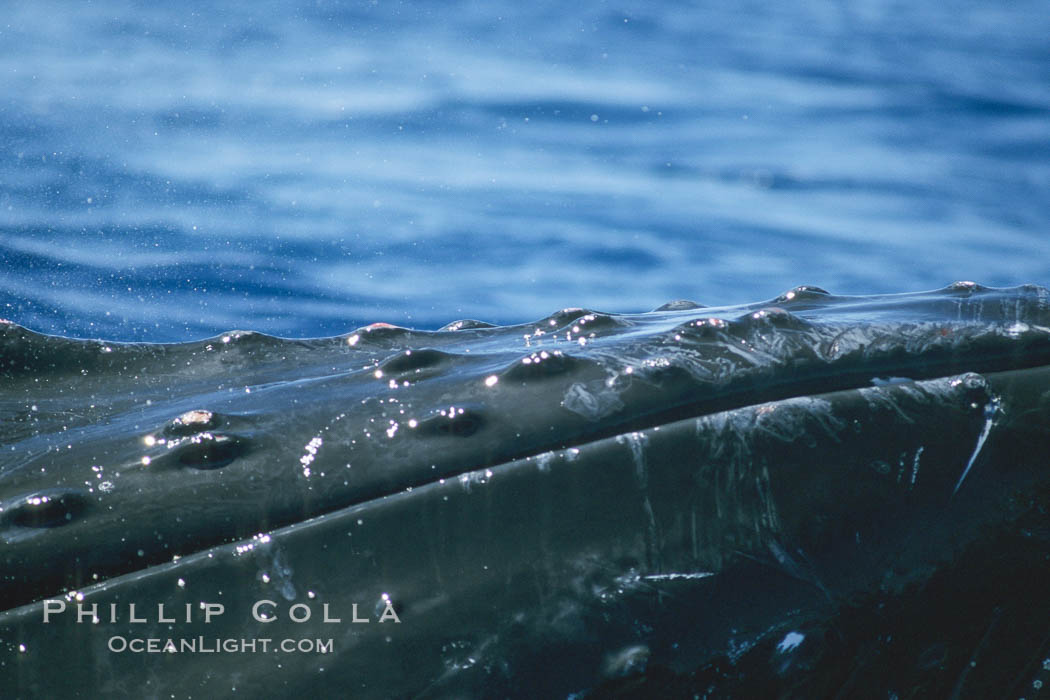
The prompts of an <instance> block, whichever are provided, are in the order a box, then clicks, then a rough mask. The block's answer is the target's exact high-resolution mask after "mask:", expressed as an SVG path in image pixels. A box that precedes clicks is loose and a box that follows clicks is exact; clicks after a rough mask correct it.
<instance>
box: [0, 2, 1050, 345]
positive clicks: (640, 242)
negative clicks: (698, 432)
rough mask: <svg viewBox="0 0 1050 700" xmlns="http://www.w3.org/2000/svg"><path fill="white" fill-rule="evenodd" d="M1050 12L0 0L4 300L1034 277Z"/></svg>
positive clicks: (68, 304) (280, 302) (103, 308)
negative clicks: (0, 5)
mask: <svg viewBox="0 0 1050 700" xmlns="http://www.w3.org/2000/svg"><path fill="white" fill-rule="evenodd" d="M1047 37H1050V12H1047V6H1046V3H1045V2H1044V1H1042V0H1017V1H1015V2H1004V3H975V2H963V1H960V0H950V1H949V2H937V3H934V2H919V3H902V2H891V1H890V0H866V1H862V2H849V3H825V2H817V1H816V0H806V1H805V2H800V3H792V4H790V6H780V5H775V4H770V3H751V2H746V3H733V4H729V5H726V4H725V3H713V2H712V3H703V4H697V3H689V4H686V3H677V2H644V3H643V2H626V3H615V4H611V3H603V2H596V1H593V0H592V1H585V2H576V3H560V2H559V3H553V2H531V3H512V2H508V1H507V0H502V1H500V2H488V3H470V2H442V3H435V2H418V3H395V2H385V1H379V2H375V1H373V2H330V1H326V0H318V1H317V2H313V3H305V2H303V3H288V2H261V1H259V0H252V1H251V2H248V1H246V0H239V1H235V2H224V3H203V2H181V3H172V4H171V6H170V7H162V6H161V4H160V3H153V2H145V1H143V2H119V1H116V0H104V1H101V2H93V3H58V2H41V1H39V0H34V1H32V2H8V3H5V11H4V13H3V16H2V17H0V263H2V266H3V267H2V272H0V316H3V317H5V318H8V319H11V320H14V321H16V322H18V323H20V324H23V325H26V326H28V327H30V328H33V329H35V330H40V331H44V332H48V333H57V334H63V335H72V336H81V337H84V336H89V337H103V338H108V339H128V340H131V339H134V340H152V341H173V340H186V339H193V338H200V337H204V336H207V335H212V334H215V333H218V332H221V331H224V330H229V329H231V328H250V329H254V330H259V331H264V332H268V333H274V334H279V335H286V336H316V335H329V334H336V333H343V332H346V331H348V330H350V329H352V328H354V327H355V326H359V325H362V324H366V323H371V322H375V321H386V322H389V323H395V324H399V325H408V326H414V327H417V328H436V327H438V326H440V325H442V324H444V323H446V322H448V321H451V320H454V319H456V318H463V317H471V318H479V319H483V320H486V321H491V322H497V323H512V322H521V321H527V320H531V319H535V318H539V317H541V316H544V315H546V314H548V313H549V312H551V311H553V310H555V309H557V308H561V307H565V306H585V307H590V308H595V309H601V310H608V311H621V312H626V311H641V310H646V309H650V308H653V307H655V306H658V305H660V304H662V303H664V302H666V301H668V300H670V299H675V298H689V299H693V300H696V301H699V302H702V303H706V304H731V303H741V302H747V301H753V300H756V299H761V298H770V297H773V296H775V295H776V294H778V293H780V292H782V291H784V290H786V289H788V288H790V287H792V286H794V285H796V284H803V283H804V284H814V285H819V286H821V287H824V288H826V289H828V290H830V291H832V292H835V293H839V294H867V293H883V292H899V291H913V290H920V289H931V288H935V287H941V286H943V285H944V284H946V283H948V282H951V281H953V280H957V279H975V280H977V281H979V282H981V283H983V284H988V285H994V286H1008V285H1014V284H1020V283H1023V282H1036V283H1042V284H1046V283H1047V282H1050V241H1048V239H1047V234H1048V233H1050V194H1048V193H1050V42H1048V40H1047Z"/></svg>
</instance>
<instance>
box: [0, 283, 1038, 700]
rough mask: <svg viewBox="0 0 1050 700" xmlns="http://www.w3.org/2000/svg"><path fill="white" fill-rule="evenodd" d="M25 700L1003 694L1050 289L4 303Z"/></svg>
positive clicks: (1023, 560)
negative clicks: (351, 313) (392, 314)
mask: <svg viewBox="0 0 1050 700" xmlns="http://www.w3.org/2000/svg"><path fill="white" fill-rule="evenodd" d="M0 375H2V376H0V381H2V384H0V407H2V409H3V411H4V415H5V416H6V418H5V420H3V421H2V422H0V450H2V451H0V543H2V545H0V601H3V603H4V606H3V607H4V610H3V611H2V612H0V644H2V645H3V648H4V649H5V651H6V652H7V653H6V654H5V657H4V659H3V660H2V661H0V679H2V680H3V682H4V687H6V688H13V689H14V690H13V692H14V694H15V695H16V696H27V697H28V696H34V697H36V696H39V697H45V696H54V697H67V696H73V695H75V694H77V693H81V694H86V695H90V696H107V697H108V696H135V697H142V696H158V697H159V696H165V697H167V696H169V695H175V696H181V695H187V694H188V695H195V696H208V697H226V696H232V695H243V694H245V693H248V694H253V695H263V696H274V695H280V696H284V695H290V694H292V693H298V692H304V691H318V692H325V693H331V692H332V691H333V690H336V689H338V690H339V692H341V693H343V694H346V695H348V696H350V697H355V698H372V697H374V698H388V697H567V696H569V695H571V694H577V697H583V696H588V697H606V696H617V697H647V696H648V697H658V696H663V697H678V696H688V697H692V696H693V695H695V694H700V695H703V694H708V695H715V696H731V695H737V696H740V695H743V696H756V695H764V696H790V697H797V696H828V695H835V694H836V693H838V694H841V695H846V696H849V695H856V694H868V693H869V691H871V692H872V693H874V694H882V695H886V694H887V693H890V692H893V693H896V694H898V695H899V696H901V697H904V696H920V695H926V696H948V695H952V694H953V693H954V694H955V695H956V696H958V697H970V696H972V697H978V696H981V695H982V694H985V693H986V692H990V691H991V689H993V688H994V689H996V692H999V691H1001V690H1002V689H1004V688H1006V689H1010V688H1014V687H1021V685H1025V684H1031V683H1033V682H1040V683H1041V682H1042V681H1041V676H1040V675H1039V674H1040V673H1046V672H1047V671H1045V670H1043V665H1042V659H1044V658H1047V657H1048V656H1050V648H1048V644H1050V643H1048V641H1047V639H1046V636H1045V635H1046V622H1047V620H1050V603H1048V602H1047V600H1046V599H1047V596H1046V595H1045V591H1046V590H1047V585H1048V584H1050V563H1048V562H1047V559H1046V557H1045V551H1046V546H1047V544H1048V543H1050V542H1048V540H1050V528H1048V527H1047V520H1046V513H1047V508H1048V507H1050V488H1048V487H1050V478H1048V477H1050V472H1048V469H1047V459H1046V455H1047V454H1050V420H1048V418H1050V294H1048V293H1047V291H1046V290H1045V289H1042V288H1040V287H1034V286H1026V287H1019V288H1013V289H992V288H986V287H981V286H979V285H975V284H972V283H956V284H954V285H950V286H949V287H946V288H945V289H941V290H936V291H933V292H925V293H919V294H900V295H885V296H871V297H841V296H835V295H832V294H830V293H828V292H826V291H824V290H822V289H819V288H817V287H812V286H804V287H798V288H795V289H793V290H790V291H788V292H786V293H785V294H783V295H781V296H780V297H777V298H776V299H773V300H769V301H766V302H761V303H756V304H749V305H742V306H732V307H705V306H701V305H699V304H697V303H695V302H683V301H677V302H672V303H670V304H667V305H665V306H664V307H661V308H660V309H658V310H656V311H654V312H648V313H639V314H610V313H603V312H598V311H592V310H586V309H564V310H562V311H559V312H556V313H554V314H552V315H550V316H548V317H546V318H543V319H540V320H539V321H537V322H536V323H532V324H525V325H521V326H507V327H497V326H492V325H491V324H486V323H482V322H480V321H460V322H455V323H452V324H449V325H448V326H446V327H444V328H443V329H441V330H439V331H418V330H411V329H404V328H397V327H393V326H389V325H386V324H373V325H371V326H367V327H365V328H362V329H358V330H356V331H354V332H351V333H348V334H346V335H343V336H338V337H335V338H321V339H307V340H289V339H281V338H274V337H270V336H265V335H262V334H258V333H251V332H243V331H237V332H230V333H226V334H223V335H220V336H216V337H215V338H210V339H206V340H202V341H197V342H192V343H183V344H174V345H150V344H126V343H111V342H104V341H94V340H75V339H68V338H57V337H51V336H45V335H41V334H37V333H34V332H32V331H30V330H27V329H25V328H22V327H20V326H17V325H15V324H13V323H10V322H4V323H3V324H2V325H0Z"/></svg>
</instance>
